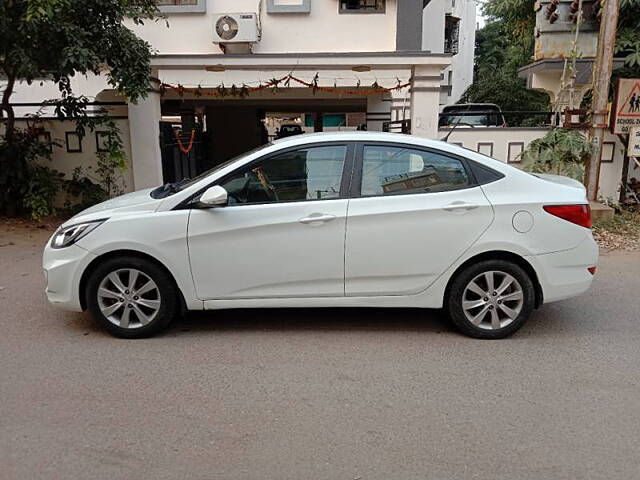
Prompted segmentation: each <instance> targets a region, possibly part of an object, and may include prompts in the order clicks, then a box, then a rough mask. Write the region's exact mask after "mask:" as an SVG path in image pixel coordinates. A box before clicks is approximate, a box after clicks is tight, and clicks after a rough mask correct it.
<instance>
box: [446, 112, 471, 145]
mask: <svg viewBox="0 0 640 480" xmlns="http://www.w3.org/2000/svg"><path fill="white" fill-rule="evenodd" d="M469 109H471V104H469V105H467V109H466V110H465V111H464V112H463V113H468V112H469ZM461 121H462V115H460V116H459V117H458V120H457V121H456V124H455V125H454V126H453V127H452V128H451V130H449V133H447V135H446V136H445V137H444V138H443V139H442V141H443V142H446V141H447V140H449V137H450V136H451V134H452V133H453V131H454V130H455V129H456V128H457V127H458V124H459V123H460V122H461Z"/></svg>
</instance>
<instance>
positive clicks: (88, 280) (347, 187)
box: [43, 132, 598, 338]
mask: <svg viewBox="0 0 640 480" xmlns="http://www.w3.org/2000/svg"><path fill="white" fill-rule="evenodd" d="M597 259H598V249H597V246H596V243H595V242H594V240H593V237H592V234H591V214H590V210H589V205H588V202H587V200H586V197H585V190H584V188H583V187H582V185H580V184H579V183H578V182H576V181H574V180H571V179H568V178H565V177H556V176H548V175H532V174H529V173H526V172H523V171H521V170H519V169H517V168H514V167H512V166H510V165H507V164H504V163H502V162H500V161H498V160H494V159H491V158H488V157H486V156H484V155H481V154H479V153H476V152H472V151H470V150H466V149H464V148H461V147H458V146H455V145H450V144H447V143H443V142H439V141H433V140H427V139H422V138H416V137H411V136H404V135H397V134H384V133H373V132H371V133H367V132H352V133H325V134H313V135H301V136H295V137H290V138H286V139H283V140H279V141H276V142H274V143H272V144H268V145H265V146H263V147H261V148H259V149H257V150H254V151H252V152H249V153H247V154H245V155H242V156H241V157H239V158H236V159H233V160H231V161H229V162H227V163H225V164H222V165H219V166H218V167H216V168H214V169H213V170H210V171H208V172H205V173H204V174H202V175H200V176H198V177H197V178H194V179H191V180H188V181H183V182H181V183H177V184H167V185H164V186H161V187H158V188H155V189H149V190H143V191H138V192H134V193H130V194H127V195H123V196H121V197H118V198H115V199H112V200H109V201H106V202H104V203H101V204H99V205H96V206H94V207H92V208H89V209H88V210H85V211H83V212H81V213H80V214H78V215H76V216H75V217H73V218H72V219H70V220H69V221H67V222H66V223H64V224H63V225H62V226H61V227H60V228H59V229H58V230H57V231H56V232H55V233H54V234H53V236H52V238H51V240H50V241H49V242H48V244H47V246H46V248H45V250H44V259H43V264H44V271H45V275H46V278H47V287H46V293H47V296H48V299H49V301H50V302H51V303H52V304H53V305H55V306H58V307H61V308H64V309H67V310H72V311H83V310H89V312H91V314H92V315H93V317H95V319H96V320H97V321H98V322H99V323H100V324H102V325H103V326H104V328H106V329H107V330H108V331H109V332H111V333H112V334H113V335H116V336H119V337H126V338H136V337H144V336H149V335H151V334H154V333H156V332H158V331H160V330H162V329H163V328H164V327H166V326H167V325H168V324H169V322H170V321H171V320H172V319H174V318H175V317H176V316H178V315H179V314H180V313H182V312H184V311H187V310H215V309H227V308H254V307H259V308H280V307H296V308H299V307H420V308H434V309H440V308H442V309H444V310H445V311H446V312H447V314H448V316H449V317H450V318H451V320H452V322H453V324H454V325H455V326H456V327H457V329H458V330H459V331H461V332H463V333H464V334H466V335H469V336H472V337H477V338H502V337H506V336H508V335H510V334H512V333H513V332H515V331H516V330H518V329H519V328H520V327H522V325H523V324H524V323H525V321H526V320H527V319H528V318H529V316H530V314H531V312H532V310H533V309H535V308H537V307H539V306H540V305H542V304H543V303H548V302H554V301H557V300H562V299H565V298H568V297H572V296H575V295H579V294H581V293H583V292H585V291H586V290H587V289H588V288H589V286H590V285H591V282H592V279H593V274H594V273H595V269H596V262H597ZM416 312H419V311H418V310H416ZM416 314H417V315H418V314H419V313H416Z"/></svg>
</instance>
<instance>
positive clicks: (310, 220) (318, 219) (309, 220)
mask: <svg viewBox="0 0 640 480" xmlns="http://www.w3.org/2000/svg"><path fill="white" fill-rule="evenodd" d="M335 218H336V216H335V215H329V214H327V213H312V214H311V215H309V216H308V217H303V218H301V219H300V220H298V222H300V223H304V224H305V225H307V224H314V223H317V224H320V223H325V222H330V221H331V220H334V219H335Z"/></svg>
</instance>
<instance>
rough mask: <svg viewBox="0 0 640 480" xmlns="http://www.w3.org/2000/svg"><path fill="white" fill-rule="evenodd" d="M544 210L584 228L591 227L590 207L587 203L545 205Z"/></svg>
mask: <svg viewBox="0 0 640 480" xmlns="http://www.w3.org/2000/svg"><path fill="white" fill-rule="evenodd" d="M542 208H544V211H545V212H547V213H550V214H551V215H555V216H556V217H560V218H562V219H563V220H566V221H567V222H571V223H575V224H576V225H580V226H581V227H584V228H591V225H592V224H591V207H589V205H545V206H544V207H542Z"/></svg>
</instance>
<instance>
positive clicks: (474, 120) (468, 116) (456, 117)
mask: <svg viewBox="0 0 640 480" xmlns="http://www.w3.org/2000/svg"><path fill="white" fill-rule="evenodd" d="M438 126H439V127H440V128H459V127H467V128H469V127H470V128H479V127H480V128H481V127H506V126H507V122H506V120H505V118H504V115H503V114H502V111H501V110H500V107H499V106H498V105H496V104H494V103H458V104H456V105H449V106H447V107H444V108H443V109H442V113H441V114H440V120H439V122H438Z"/></svg>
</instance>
